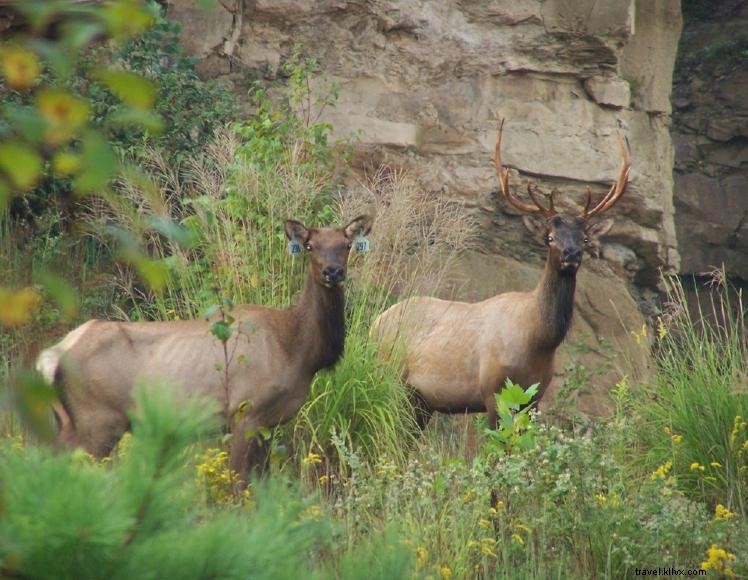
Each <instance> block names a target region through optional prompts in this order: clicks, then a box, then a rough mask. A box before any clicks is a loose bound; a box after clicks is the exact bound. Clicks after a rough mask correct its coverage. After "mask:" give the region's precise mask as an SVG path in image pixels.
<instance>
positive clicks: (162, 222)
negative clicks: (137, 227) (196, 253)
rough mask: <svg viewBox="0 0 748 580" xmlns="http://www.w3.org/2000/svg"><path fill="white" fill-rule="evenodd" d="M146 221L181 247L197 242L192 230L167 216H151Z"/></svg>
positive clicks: (188, 246)
mask: <svg viewBox="0 0 748 580" xmlns="http://www.w3.org/2000/svg"><path fill="white" fill-rule="evenodd" d="M147 223H148V225H149V226H150V227H151V228H153V229H154V230H156V231H157V232H159V233H160V234H162V235H164V236H166V237H167V238H169V239H170V240H172V241H173V242H176V243H177V244H179V245H180V246H182V247H183V248H190V247H192V246H193V245H195V243H196V242H197V239H198V238H197V236H196V234H195V232H194V230H192V229H190V228H187V227H183V226H180V225H179V224H178V223H176V222H174V221H172V220H171V219H169V218H167V217H161V216H151V217H150V218H149V219H148V222H147Z"/></svg>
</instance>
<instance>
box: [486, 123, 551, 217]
mask: <svg viewBox="0 0 748 580" xmlns="http://www.w3.org/2000/svg"><path fill="white" fill-rule="evenodd" d="M503 134H504V119H502V120H501V125H499V137H498V138H497V139H496V152H495V155H494V163H495V164H496V175H497V176H498V178H499V185H500V186H501V193H503V194H504V197H505V198H506V200H507V201H508V202H509V203H510V204H512V205H513V206H514V207H516V208H517V209H518V210H520V211H523V212H525V213H543V214H546V215H550V214H551V213H552V212H553V199H551V209H550V210H548V209H546V208H545V207H543V206H542V205H541V204H540V203H538V200H537V199H536V198H535V195H534V194H533V192H532V190H531V189H530V184H529V183H528V184H527V191H528V193H529V194H530V197H531V198H532V201H533V202H534V203H535V206H532V205H530V204H527V203H523V202H521V201H520V200H518V199H517V198H516V197H514V196H513V195H512V193H511V191H509V170H508V169H506V168H505V167H504V166H503V165H502V164H501V138H502V136H503Z"/></svg>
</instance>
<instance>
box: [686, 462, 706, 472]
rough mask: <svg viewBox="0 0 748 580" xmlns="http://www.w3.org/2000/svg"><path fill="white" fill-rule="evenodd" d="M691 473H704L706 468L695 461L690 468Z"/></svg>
mask: <svg viewBox="0 0 748 580" xmlns="http://www.w3.org/2000/svg"><path fill="white" fill-rule="evenodd" d="M690 469H691V471H704V469H705V468H704V466H703V465H701V463H699V462H698V461H694V462H693V463H692V464H691V466H690Z"/></svg>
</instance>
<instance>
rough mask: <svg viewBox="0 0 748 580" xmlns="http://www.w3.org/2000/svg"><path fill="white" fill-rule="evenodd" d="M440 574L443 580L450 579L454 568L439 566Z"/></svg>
mask: <svg viewBox="0 0 748 580" xmlns="http://www.w3.org/2000/svg"><path fill="white" fill-rule="evenodd" d="M439 575H440V576H441V577H442V578H443V580H449V579H450V578H451V577H452V570H451V568H450V567H449V566H442V567H441V568H439Z"/></svg>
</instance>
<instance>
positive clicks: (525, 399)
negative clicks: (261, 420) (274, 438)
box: [484, 379, 538, 456]
mask: <svg viewBox="0 0 748 580" xmlns="http://www.w3.org/2000/svg"><path fill="white" fill-rule="evenodd" d="M537 393H538V384H537V383H536V384H534V385H531V386H529V387H527V389H523V388H522V387H521V386H520V385H517V384H515V383H513V382H512V381H511V380H509V379H507V381H506V385H505V386H504V388H503V389H501V391H499V392H498V393H496V395H494V396H495V398H496V409H497V411H498V424H497V425H496V429H486V430H485V432H484V436H485V442H484V445H485V450H484V452H486V453H489V454H495V455H498V456H503V455H505V454H508V453H511V452H512V451H514V450H516V449H530V448H531V447H533V446H534V445H535V431H536V426H535V424H534V423H533V421H532V416H531V414H530V412H531V409H532V408H533V406H534V402H532V399H533V397H534V396H535V395H536V394H537Z"/></svg>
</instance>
